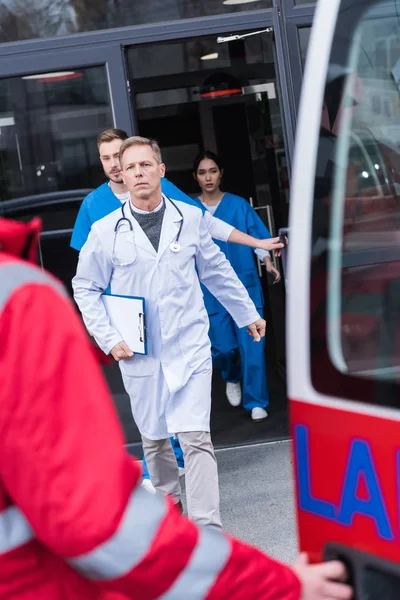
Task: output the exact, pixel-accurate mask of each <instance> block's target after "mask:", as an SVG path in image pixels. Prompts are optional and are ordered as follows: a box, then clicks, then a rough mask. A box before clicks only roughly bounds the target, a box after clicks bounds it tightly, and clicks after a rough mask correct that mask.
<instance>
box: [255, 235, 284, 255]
mask: <svg viewBox="0 0 400 600" xmlns="http://www.w3.org/2000/svg"><path fill="white" fill-rule="evenodd" d="M256 247H257V248H260V250H266V251H267V252H275V256H280V255H281V250H282V248H284V247H285V246H284V244H282V242H280V241H279V237H275V238H268V239H265V240H257V246H256Z"/></svg>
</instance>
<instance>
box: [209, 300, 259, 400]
mask: <svg viewBox="0 0 400 600" xmlns="http://www.w3.org/2000/svg"><path fill="white" fill-rule="evenodd" d="M257 310H258V313H259V314H260V315H261V316H263V314H264V311H263V309H260V308H257ZM209 319H210V331H209V336H210V340H211V346H212V357H213V364H214V367H216V368H217V369H219V370H220V371H221V375H222V378H223V380H224V381H225V382H228V381H230V382H232V383H237V382H238V381H240V380H241V379H243V407H244V408H245V409H246V410H252V409H253V408H256V407H257V406H259V407H261V408H266V407H267V406H268V403H269V397H268V388H267V373H266V366H265V338H263V339H262V340H261V341H260V342H254V341H253V338H252V337H251V336H250V335H249V334H248V333H247V327H242V328H241V329H239V327H237V325H236V323H235V322H234V320H233V319H232V317H231V316H230V314H229V313H227V312H226V311H225V310H223V311H220V312H218V313H216V314H214V315H209ZM239 356H240V360H239Z"/></svg>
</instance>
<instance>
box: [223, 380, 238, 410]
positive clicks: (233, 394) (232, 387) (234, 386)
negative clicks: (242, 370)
mask: <svg viewBox="0 0 400 600" xmlns="http://www.w3.org/2000/svg"><path fill="white" fill-rule="evenodd" d="M226 397H227V398H228V401H229V404H230V405H231V406H240V403H241V401H242V390H241V387H240V382H239V381H238V382H237V383H231V382H229V381H228V383H227V384H226Z"/></svg>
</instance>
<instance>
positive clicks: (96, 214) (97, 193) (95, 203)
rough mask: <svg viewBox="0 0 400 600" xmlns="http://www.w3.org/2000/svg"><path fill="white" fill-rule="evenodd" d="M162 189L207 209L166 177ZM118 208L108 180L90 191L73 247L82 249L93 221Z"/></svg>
mask: <svg viewBox="0 0 400 600" xmlns="http://www.w3.org/2000/svg"><path fill="white" fill-rule="evenodd" d="M161 191H162V193H163V194H164V195H165V196H167V198H172V199H173V200H181V201H182V202H186V204H191V205H193V206H197V207H199V208H201V210H202V212H203V214H204V212H205V211H206V209H205V208H204V206H203V205H202V204H201V202H200V203H198V202H196V201H195V200H192V198H190V197H189V196H187V195H186V194H185V193H184V192H182V191H181V190H180V189H179V188H177V187H176V185H174V184H173V183H172V182H171V181H169V180H168V179H166V178H165V177H163V178H162V179H161ZM118 208H121V202H120V201H119V200H118V198H117V197H116V195H115V194H114V193H113V191H112V190H111V188H110V186H109V185H108V182H107V183H103V185H101V186H100V187H98V188H96V189H95V190H93V192H90V194H88V195H87V196H86V198H85V199H84V200H83V202H82V204H81V207H80V209H79V212H78V216H77V217H76V221H75V225H74V229H73V231H72V237H71V242H70V245H71V247H72V248H75V250H78V251H80V250H81V248H82V246H83V245H84V244H85V242H86V240H87V238H88V235H89V233H90V229H91V227H92V225H93V223H95V222H96V221H99V220H100V219H102V218H103V217H105V216H107V215H109V214H110V213H112V212H114V210H117V209H118Z"/></svg>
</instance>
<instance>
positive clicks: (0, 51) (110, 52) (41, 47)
mask: <svg viewBox="0 0 400 600" xmlns="http://www.w3.org/2000/svg"><path fill="white" fill-rule="evenodd" d="M267 27H273V29H274V39H275V47H276V52H275V55H276V61H275V62H276V65H275V66H276V75H277V84H278V86H277V87H278V90H279V94H280V102H281V112H282V122H283V125H284V131H285V146H286V153H287V156H288V161H289V164H290V158H291V155H292V152H293V142H294V120H293V117H292V105H293V102H292V101H291V100H290V97H291V94H292V93H291V92H289V89H288V87H287V86H288V82H289V81H290V77H289V74H288V73H286V70H287V68H288V63H287V61H286V60H285V48H284V41H283V38H282V32H281V29H282V26H281V21H280V17H279V14H278V8H277V7H275V8H273V9H263V10H256V11H249V12H243V13H232V14H228V15H223V16H222V15H216V16H212V17H200V18H195V19H185V20H182V21H170V22H166V23H155V24H150V25H139V26H134V27H122V28H116V29H110V30H101V31H94V32H89V33H79V34H73V35H67V36H62V37H53V38H49V39H38V40H29V41H22V42H11V43H7V44H1V45H0V78H3V77H13V76H19V75H28V74H34V73H38V72H43V73H44V72H48V71H54V70H57V69H71V68H78V67H81V68H82V67H89V66H98V65H105V67H106V69H107V78H108V83H109V93H110V104H111V109H112V114H113V118H114V126H115V127H119V128H121V129H125V130H126V131H127V132H128V133H129V134H135V133H137V126H136V120H135V115H134V103H133V102H131V95H132V94H134V81H133V86H132V89H129V81H128V75H127V68H126V60H125V58H126V57H125V48H126V47H127V46H136V45H139V44H149V43H160V42H168V41H172V40H179V39H185V38H186V39H193V38H195V37H202V36H209V35H213V34H215V35H218V34H227V33H228V34H230V33H236V32H241V31H246V30H261V29H265V28H267Z"/></svg>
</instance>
